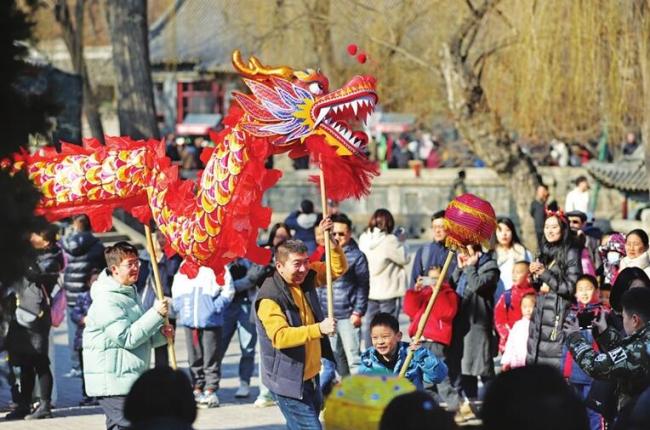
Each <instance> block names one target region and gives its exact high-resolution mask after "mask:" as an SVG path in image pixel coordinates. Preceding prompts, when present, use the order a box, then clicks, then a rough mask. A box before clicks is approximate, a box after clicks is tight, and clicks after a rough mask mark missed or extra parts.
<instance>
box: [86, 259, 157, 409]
mask: <svg viewBox="0 0 650 430" xmlns="http://www.w3.org/2000/svg"><path fill="white" fill-rule="evenodd" d="M90 295H91V297H92V299H93V303H92V305H90V309H88V315H87V316H86V320H85V323H86V328H85V329H84V332H83V345H82V346H83V361H84V378H85V382H86V391H87V393H88V395H89V396H91V397H95V396H121V395H126V394H128V392H129V390H130V389H131V386H132V385H133V383H134V382H135V381H136V379H138V377H139V376H140V375H142V373H144V372H145V371H146V370H148V369H149V364H150V359H151V349H152V348H153V347H157V346H161V345H164V344H165V343H166V339H165V337H164V336H163V335H162V334H161V333H160V327H161V326H162V323H163V317H162V316H160V314H158V312H156V310H155V309H154V308H151V309H149V310H148V311H146V312H144V311H143V310H142V307H141V306H140V303H139V301H138V296H137V294H136V291H135V288H134V287H133V286H124V285H120V284H119V283H118V282H117V281H116V280H115V279H114V278H113V277H112V276H110V275H109V274H108V272H107V271H106V270H104V271H102V272H101V274H100V275H99V278H98V279H97V281H96V282H95V283H94V284H93V285H92V288H91V290H90Z"/></svg>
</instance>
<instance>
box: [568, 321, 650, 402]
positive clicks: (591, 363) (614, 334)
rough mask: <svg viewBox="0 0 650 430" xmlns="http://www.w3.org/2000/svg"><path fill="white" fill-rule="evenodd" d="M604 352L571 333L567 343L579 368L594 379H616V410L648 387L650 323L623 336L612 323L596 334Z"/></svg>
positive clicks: (578, 335) (649, 372) (580, 335)
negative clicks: (611, 325)
mask: <svg viewBox="0 0 650 430" xmlns="http://www.w3.org/2000/svg"><path fill="white" fill-rule="evenodd" d="M596 342H598V345H599V346H600V347H601V350H602V351H603V352H601V353H598V352H597V351H594V349H593V347H592V346H591V345H590V344H589V343H588V342H587V340H586V339H585V338H584V337H583V336H582V334H581V333H580V332H576V333H572V334H571V335H569V336H568V337H567V339H566V345H567V347H568V348H569V350H570V351H571V355H573V359H574V360H575V361H576V363H578V365H579V366H580V368H581V369H582V370H584V371H585V372H586V373H587V374H588V375H589V376H591V377H592V378H595V379H605V380H610V381H614V382H616V383H617V391H618V407H619V410H620V408H622V407H623V406H625V405H626V404H627V403H628V402H629V401H630V400H631V399H633V398H635V397H636V396H638V395H639V394H641V392H642V391H643V390H644V389H645V388H647V386H648V383H649V382H650V357H649V356H648V354H647V353H646V349H647V348H648V346H650V327H649V326H646V327H643V328H642V329H641V330H639V331H637V332H636V333H634V334H633V335H631V336H628V337H625V338H623V337H622V336H621V335H620V333H619V332H618V331H617V330H615V329H614V328H613V327H608V328H607V330H605V331H604V332H603V333H601V334H600V335H599V336H598V337H596Z"/></svg>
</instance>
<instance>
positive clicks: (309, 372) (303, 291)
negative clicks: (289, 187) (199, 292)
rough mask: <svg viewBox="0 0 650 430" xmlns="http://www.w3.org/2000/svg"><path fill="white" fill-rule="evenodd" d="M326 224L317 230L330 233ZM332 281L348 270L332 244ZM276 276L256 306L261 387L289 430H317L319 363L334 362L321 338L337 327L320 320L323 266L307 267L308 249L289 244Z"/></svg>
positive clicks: (269, 280) (279, 251)
mask: <svg viewBox="0 0 650 430" xmlns="http://www.w3.org/2000/svg"><path fill="white" fill-rule="evenodd" d="M331 227H332V222H331V221H330V220H329V219H326V220H323V222H321V228H323V229H324V230H330V229H331ZM332 244H333V246H332V259H331V260H332V276H333V278H334V279H336V278H338V277H339V276H341V275H342V274H343V273H345V271H346V270H347V262H346V260H345V254H344V252H343V249H342V248H341V247H340V246H338V244H337V243H336V241H334V240H333V241H332ZM275 260H276V263H275V271H274V273H273V275H272V276H270V277H268V278H267V279H266V281H264V284H262V287H261V288H260V291H259V293H258V295H257V299H256V300H255V309H256V316H257V318H256V325H257V334H258V338H259V340H260V356H261V360H262V375H261V378H262V382H263V383H264V385H266V386H267V387H268V388H269V390H270V391H271V393H272V394H273V397H274V399H275V400H276V402H277V403H278V406H279V407H280V410H281V411H282V414H283V415H284V417H285V419H286V420H287V427H288V428H289V429H292V430H293V429H296V430H305V429H318V430H320V429H321V425H320V421H319V420H318V415H319V413H320V410H321V406H322V402H323V399H322V396H321V392H320V384H319V381H318V373H319V372H320V363H321V357H324V358H327V359H329V360H332V361H334V356H333V354H332V349H331V347H330V343H329V340H328V339H327V338H326V336H328V335H331V334H334V333H335V332H336V321H335V320H334V319H333V318H326V317H325V315H323V312H322V309H321V306H320V303H319V301H318V294H317V293H316V288H317V287H319V286H323V285H325V263H323V262H312V263H310V262H309V255H308V254H307V247H306V246H305V244H304V243H302V242H301V241H299V240H288V241H286V242H284V243H283V244H282V245H280V246H279V247H278V249H277V251H276V254H275Z"/></svg>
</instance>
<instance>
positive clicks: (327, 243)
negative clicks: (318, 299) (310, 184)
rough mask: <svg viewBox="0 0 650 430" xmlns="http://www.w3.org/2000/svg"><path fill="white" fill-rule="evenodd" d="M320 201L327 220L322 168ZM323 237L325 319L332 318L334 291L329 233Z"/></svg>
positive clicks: (325, 233) (326, 232) (324, 233)
mask: <svg viewBox="0 0 650 430" xmlns="http://www.w3.org/2000/svg"><path fill="white" fill-rule="evenodd" d="M320 201H321V206H322V208H323V218H327V195H326V194H325V174H324V173H323V166H321V169H320ZM323 235H324V236H325V279H326V281H327V317H328V318H334V290H333V289H332V249H331V246H330V232H329V231H324V232H323Z"/></svg>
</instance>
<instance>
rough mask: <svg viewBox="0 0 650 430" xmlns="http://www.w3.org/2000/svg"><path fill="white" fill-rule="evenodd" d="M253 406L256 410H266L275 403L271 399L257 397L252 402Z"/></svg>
mask: <svg viewBox="0 0 650 430" xmlns="http://www.w3.org/2000/svg"><path fill="white" fill-rule="evenodd" d="M253 406H255V407H256V408H268V407H270V406H275V401H274V400H273V399H267V398H264V397H258V398H257V399H255V402H253Z"/></svg>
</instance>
